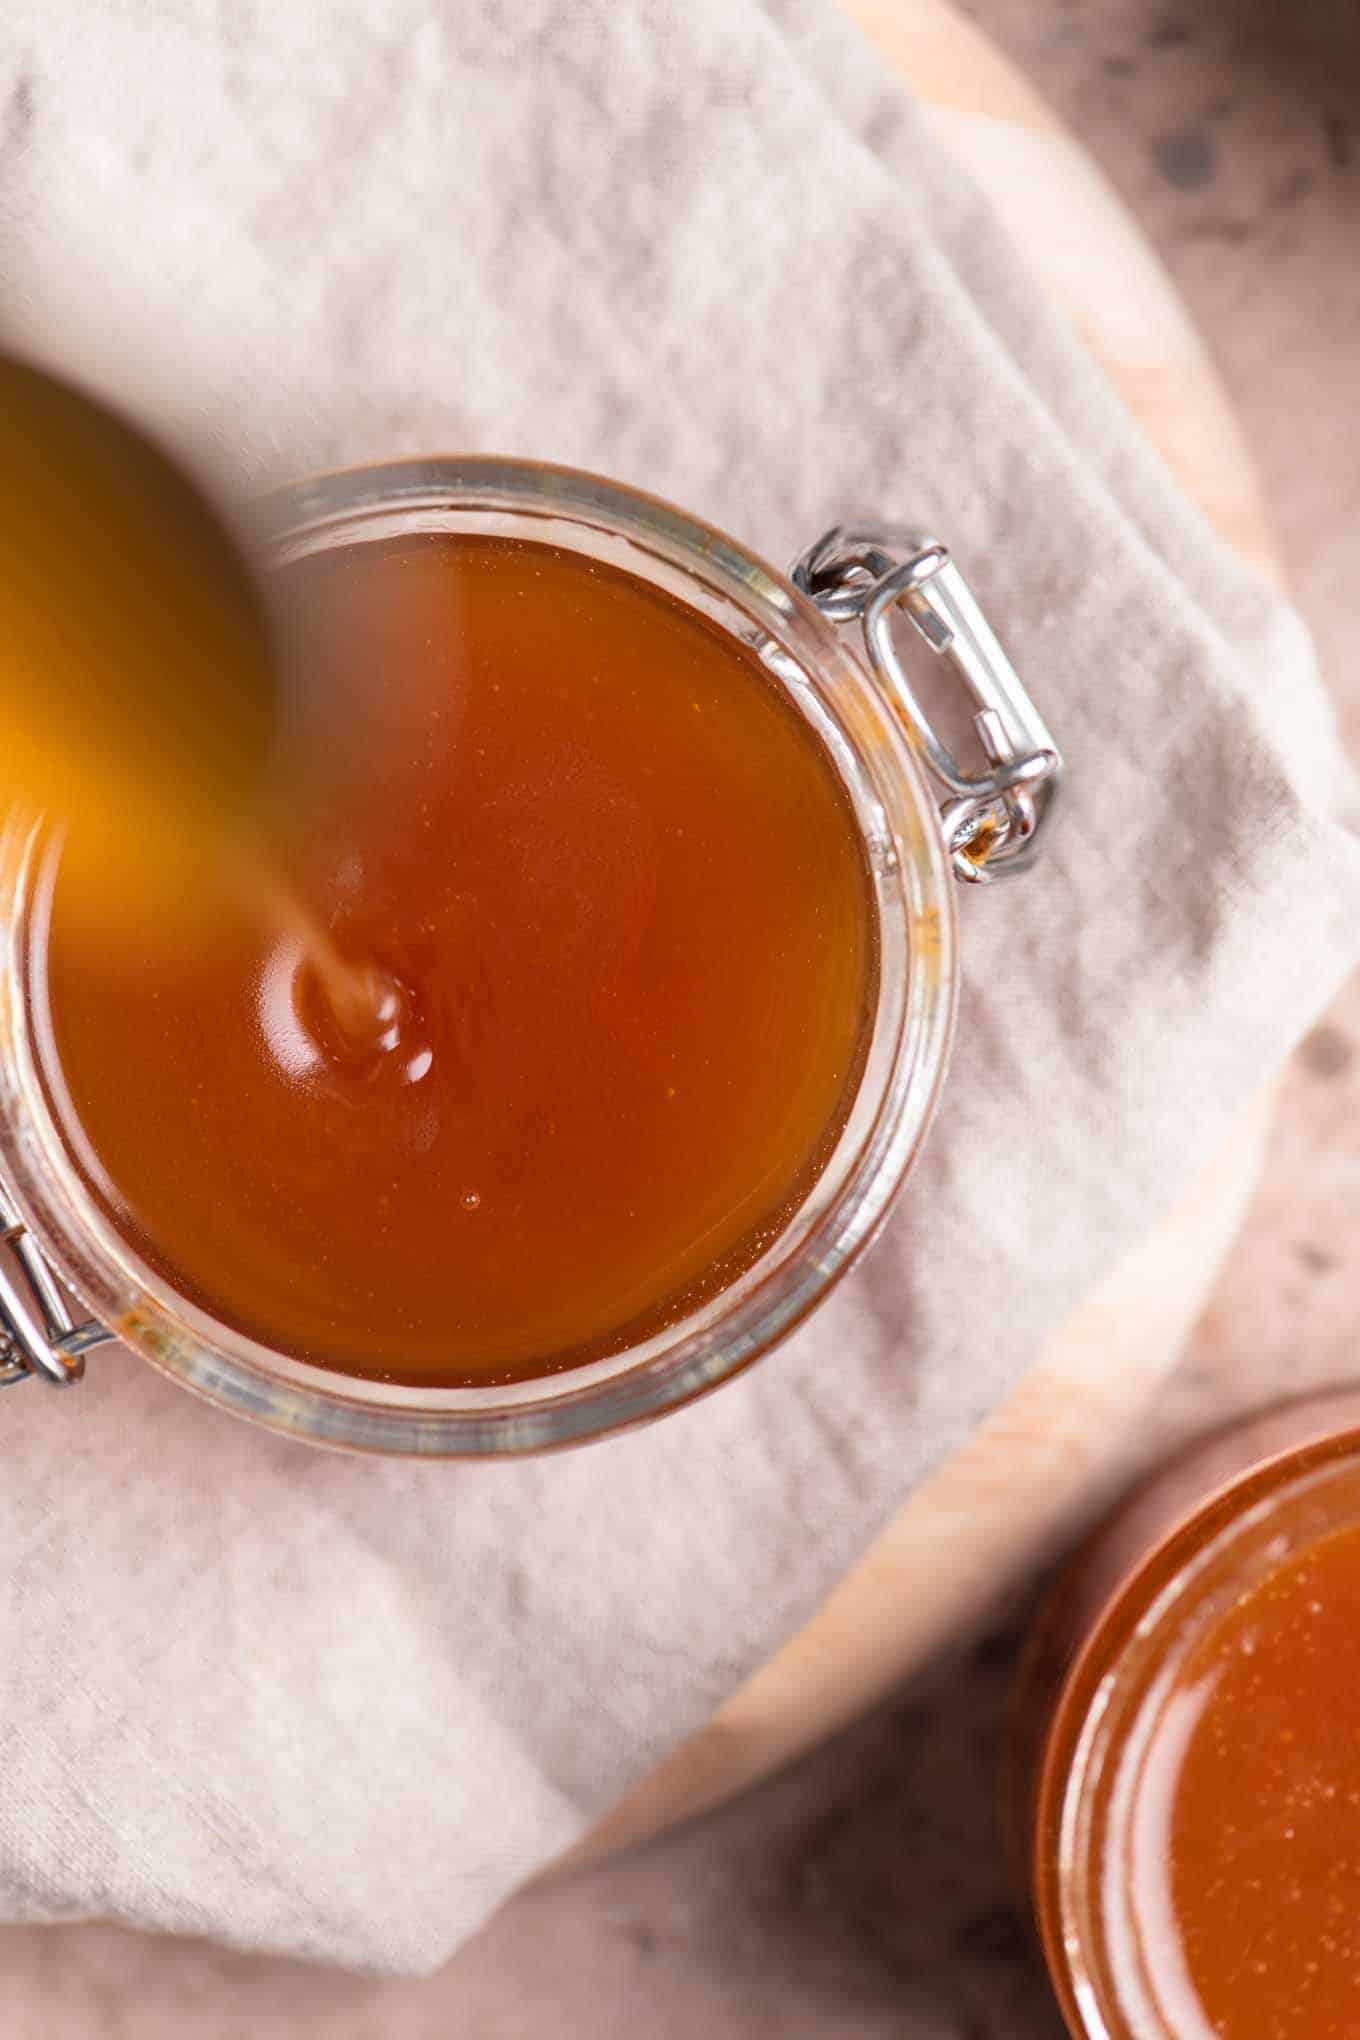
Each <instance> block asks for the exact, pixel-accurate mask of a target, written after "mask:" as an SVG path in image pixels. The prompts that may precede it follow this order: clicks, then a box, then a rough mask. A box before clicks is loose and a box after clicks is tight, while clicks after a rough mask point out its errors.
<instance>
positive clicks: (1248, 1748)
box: [1169, 1526, 1360, 2040]
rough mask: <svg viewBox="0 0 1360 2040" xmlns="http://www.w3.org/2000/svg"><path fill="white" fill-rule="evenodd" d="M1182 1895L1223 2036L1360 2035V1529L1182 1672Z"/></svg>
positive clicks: (1313, 1554) (1257, 1598)
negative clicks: (1184, 1713)
mask: <svg viewBox="0 0 1360 2040" xmlns="http://www.w3.org/2000/svg"><path fill="white" fill-rule="evenodd" d="M1180 1684H1181V1693H1182V1695H1183V1696H1184V1699H1185V1700H1186V1702H1187V1703H1188V1707H1189V1712H1188V1713H1187V1717H1186V1718H1187V1720H1190V1721H1192V1723H1193V1725H1192V1726H1191V1727H1190V1730H1189V1734H1188V1739H1187V1740H1185V1741H1184V1745H1183V1751H1182V1753H1181V1754H1180V1756H1179V1762H1178V1767H1177V1770H1176V1774H1175V1778H1174V1796H1173V1798H1172V1801H1171V1816H1170V1864H1169V1880H1170V1892H1169V1896H1170V1900H1171V1913H1172V1917H1173V1919H1174V1923H1175V1931H1176V1934H1177V1937H1178V1939H1179V1944H1180V1948H1179V1954H1180V1957H1181V1958H1182V1960H1183V1973H1184V1974H1186V1975H1187V1976H1188V1980H1189V1982H1190V1984H1191V1986H1192V1989H1193V1994H1194V1999H1195V2000H1196V2001H1197V2004H1198V2007H1199V2008H1201V2009H1202V2012H1203V2023H1202V2025H1196V2026H1194V2027H1193V2028H1190V2029H1188V2030H1187V2040H1193V2035H1194V2034H1196V2033H1200V2032H1203V2033H1209V2034H1216V2035H1222V2036H1224V2040H1343V2036H1345V2040H1351V2036H1354V2035H1357V2034H1360V1526H1354V1527H1350V1528H1346V1529H1342V1530H1337V1531H1335V1532H1333V1533H1332V1534H1330V1535H1328V1536H1325V1537H1323V1538H1321V1539H1320V1540H1319V1541H1318V1542H1316V1543H1314V1544H1311V1545H1309V1546H1308V1547H1306V1548H1305V1549H1303V1550H1302V1551H1300V1552H1298V1553H1297V1554H1296V1555H1294V1556H1293V1557H1290V1558H1288V1559H1286V1560H1283V1561H1282V1562H1281V1563H1280V1564H1279V1565H1278V1566H1277V1567H1276V1569H1275V1570H1274V1571H1272V1572H1271V1573H1269V1574H1268V1575H1267V1576H1266V1577H1265V1579H1263V1580H1262V1581H1261V1582H1260V1583H1259V1584H1257V1585H1255V1586H1253V1587H1252V1588H1251V1589H1250V1590H1249V1591H1247V1592H1246V1593H1244V1594H1243V1596H1242V1598H1241V1599H1240V1601H1239V1602H1238V1603H1237V1605H1236V1606H1235V1607H1234V1608H1232V1609H1231V1610H1230V1611H1229V1612H1228V1613H1227V1614H1226V1615H1224V1616H1222V1617H1221V1618H1220V1619H1219V1620H1218V1622H1217V1623H1216V1624H1215V1626H1214V1627H1213V1629H1212V1630H1211V1631H1210V1632H1209V1634H1208V1635H1207V1636H1206V1637H1205V1638H1204V1639H1203V1640H1202V1641H1201V1643H1200V1644H1199V1645H1198V1646H1197V1647H1196V1649H1195V1651H1194V1652H1193V1654H1192V1655H1191V1657H1190V1659H1189V1661H1188V1663H1187V1665H1186V1666H1185V1670H1184V1676H1183V1680H1182V1681H1181V1682H1180Z"/></svg>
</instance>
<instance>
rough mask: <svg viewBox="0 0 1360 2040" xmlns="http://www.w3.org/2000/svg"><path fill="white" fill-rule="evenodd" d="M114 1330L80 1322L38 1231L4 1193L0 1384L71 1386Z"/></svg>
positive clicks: (0, 1207) (0, 1208) (0, 1204)
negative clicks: (32, 1382) (93, 1351)
mask: <svg viewBox="0 0 1360 2040" xmlns="http://www.w3.org/2000/svg"><path fill="white" fill-rule="evenodd" d="M112 1338H113V1333H112V1332H110V1331H109V1330H107V1329H106V1327H105V1326H103V1325H101V1324H96V1323H95V1321H94V1320H93V1319H92V1318H86V1319H83V1320H78V1319H77V1318H76V1317H75V1316H74V1315H73V1314H72V1311H71V1308H70V1305H69V1304H68V1302H67V1299H66V1296H65V1294H64V1293H63V1291H62V1290H61V1289H60V1287H59V1286H58V1284H57V1281H56V1278H55V1277H54V1276H53V1274H52V1270H51V1269H50V1268H49V1267H48V1265H47V1263H46V1261H45V1260H44V1259H43V1256H42V1253H41V1251H40V1249H39V1247H38V1244H37V1242H36V1240H35V1239H34V1238H33V1235H32V1234H31V1233H30V1232H29V1230H28V1228H27V1227H26V1226H25V1224H24V1222H23V1220H22V1219H21V1218H20V1217H19V1215H18V1213H17V1212H16V1211H15V1210H14V1209H13V1207H12V1206H11V1204H10V1202H9V1199H8V1198H7V1197H6V1196H5V1195H4V1193H3V1191H0V1388H8V1387H10V1386H11V1385H12V1384H13V1383H14V1382H17V1381H28V1380H29V1379H31V1378H33V1377H36V1378H37V1379H38V1380H40V1381H46V1382H48V1383H50V1384H51V1386H52V1387H54V1388H71V1387H74V1385H75V1383H76V1382H78V1381H79V1380H80V1379H81V1378H82V1376H83V1375H84V1372H85V1355H86V1353H88V1351H89V1350H90V1348H91V1346H102V1345H103V1344H105V1342H106V1341H107V1340H110V1339H112Z"/></svg>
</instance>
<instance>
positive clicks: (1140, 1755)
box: [1009, 1389, 1360, 2040]
mask: <svg viewBox="0 0 1360 2040" xmlns="http://www.w3.org/2000/svg"><path fill="white" fill-rule="evenodd" d="M1351 1530H1360V1391H1356V1390H1353V1389H1347V1390H1338V1391H1336V1392H1334V1393H1331V1394H1324V1395H1320V1396H1312V1397H1308V1398H1306V1399H1301V1400H1299V1401H1298V1402H1294V1403H1287V1404H1284V1405H1282V1406H1280V1407H1278V1408H1275V1409H1272V1410H1268V1411H1266V1412H1264V1413H1262V1414H1261V1415H1258V1416H1257V1417H1255V1418H1252V1419H1250V1420H1249V1421H1247V1422H1245V1423H1241V1424H1238V1425H1236V1426H1234V1427H1233V1428H1232V1429H1230V1430H1227V1431H1224V1432H1220V1433H1217V1434H1215V1435H1214V1436H1212V1437H1210V1438H1209V1439H1207V1440H1206V1441H1204V1442H1203V1443H1201V1444H1200V1445H1198V1446H1196V1447H1195V1448H1193V1449H1192V1450H1191V1451H1189V1452H1188V1453H1186V1454H1184V1455H1182V1456H1181V1457H1180V1458H1178V1459H1177V1460H1175V1461H1174V1462H1173V1463H1172V1465H1171V1466H1169V1467H1168V1468H1167V1469H1166V1470H1165V1471H1164V1472H1163V1473H1162V1474H1160V1475H1159V1476H1158V1477H1157V1478H1156V1479H1154V1480H1153V1481H1151V1482H1150V1483H1148V1484H1147V1485H1146V1486H1145V1487H1144V1488H1143V1489H1142V1490H1141V1491H1140V1492H1139V1493H1137V1494H1136V1495H1135V1496H1134V1497H1133V1499H1132V1500H1131V1501H1130V1502H1128V1503H1127V1504H1126V1505H1125V1506H1124V1507H1123V1508H1121V1509H1120V1510H1119V1511H1118V1512H1117V1513H1116V1514H1115V1515H1114V1516H1113V1517H1112V1518H1111V1519H1110V1521H1109V1522H1107V1523H1106V1524H1105V1525H1104V1526H1103V1527H1102V1528H1101V1529H1100V1530H1098V1531H1097V1532H1096V1534H1095V1536H1094V1537H1093V1538H1092V1539H1091V1540H1090V1542H1089V1543H1088V1544H1087V1545H1086V1547H1085V1548H1084V1549H1083V1550H1082V1551H1081V1552H1080V1553H1079V1554H1078V1556H1077V1558H1076V1560H1075V1561H1074V1562H1073V1564H1072V1565H1071V1566H1070V1567H1069V1568H1068V1571H1067V1573H1066V1574H1065V1576H1064V1578H1063V1579H1062V1580H1061V1582H1060V1583H1059V1586H1058V1588H1057V1589H1056V1591H1055V1592H1054V1594H1053V1595H1052V1596H1051V1597H1050V1599H1049V1602H1048V1604H1047V1606H1046V1608H1045V1609H1044V1611H1043V1614H1042V1616H1041V1619H1040V1621H1039V1624H1038V1626H1037V1628H1036V1630H1035V1632H1034V1634H1033V1636H1032V1638H1031V1640H1030V1645H1029V1648H1028V1650H1027V1653H1026V1657H1025V1662H1024V1664H1023V1667H1022V1672H1021V1678H1020V1685H1019V1691H1018V1694H1017V1704H1016V1710H1015V1733H1014V1738H1013V1747H1012V1751H1011V1763H1010V1784H1011V1788H1012V1789H1011V1793H1010V1795H1009V1796H1010V1799H1011V1811H1012V1814H1013V1815H1014V1816H1015V1834H1016V1839H1017V1840H1018V1841H1019V1843H1020V1847H1021V1864H1022V1868H1023V1871H1024V1873H1025V1876H1026V1880H1027V1883H1028V1888H1029V1892H1030V1897H1031V1900H1032V1904H1033V1910H1034V1916H1035V1922H1036V1925H1037V1928H1038V1931H1039V1935H1040V1939H1041V1941H1042V1944H1043V1951H1044V1956H1045V1960H1046V1962H1047V1964H1048V1969H1049V1974H1050V1976H1051V1978H1052V1981H1053V1985H1054V1988H1055V1990H1056V1992H1057V1995H1058V1999H1059V2002H1060V2004H1061V2006H1062V2010H1063V2014H1064V2016H1065V2018H1066V2020H1067V2024H1068V2027H1069V2029H1070V2031H1071V2032H1072V2034H1073V2035H1074V2036H1076V2040H1200V2036H1204V2040H1208V2036H1210V2035H1211V2034H1213V2033H1215V2032H1218V2031H1221V2030H1224V2029H1223V2028H1222V2027H1221V2026H1220V2025H1219V2024H1217V2023H1216V2022H1215V2021H1214V2020H1213V2019H1211V2017H1210V2016H1209V2015H1208V2014H1207V2013H1206V2012H1205V2011H1204V2010H1203V2009H1202V2007H1201V2003H1200V2000H1199V1996H1198V1992H1197V1990H1196V1987H1195V1983H1194V1981H1193V1979H1192V1976H1191V1972H1190V1968H1189V1966H1188V1964H1187V1961H1186V1957H1185V1953H1184V1950H1183V1945H1182V1938H1181V1930H1180V1927H1179V1924H1178V1915H1177V1911H1176V1906H1177V1902H1178V1901H1177V1899H1176V1896H1175V1883H1174V1874H1173V1867H1172V1865H1173V1853H1172V1852H1173V1841H1172V1836H1173V1833H1174V1832H1175V1830H1174V1827H1173V1820H1174V1814H1175V1795H1176V1791H1177V1789H1178V1786H1179V1779H1180V1775H1181V1773H1180V1772H1179V1770H1178V1766H1180V1765H1182V1764H1183V1763H1184V1761H1185V1755H1186V1752H1187V1751H1188V1750H1189V1748H1190V1746H1191V1745H1190V1738H1191V1736H1192V1734H1194V1733H1195V1732H1196V1729H1197V1724H1198V1721H1199V1720H1200V1719H1202V1718H1203V1717H1202V1715H1200V1714H1197V1713H1196V1712H1195V1709H1196V1708H1197V1707H1201V1706H1202V1705H1203V1704H1204V1701H1205V1697H1206V1696H1207V1695H1208V1694H1210V1693H1211V1692H1212V1691H1213V1690H1214V1689H1213V1686H1212V1682H1211V1681H1210V1680H1208V1679H1206V1677H1205V1674H1204V1667H1205V1664H1206V1663H1208V1662H1211V1661H1212V1660H1211V1653H1212V1652H1213V1650H1214V1647H1215V1642H1216V1640H1217V1639H1220V1638H1232V1639H1235V1637H1236V1632H1235V1630H1225V1629H1224V1628H1223V1627H1222V1625H1223V1624H1224V1623H1225V1622H1230V1621H1236V1622H1239V1623H1240V1622H1241V1621H1242V1619H1243V1614H1244V1611H1249V1610H1250V1607H1251V1602H1252V1596H1253V1595H1254V1593H1255V1592H1256V1590H1257V1589H1259V1588H1261V1587H1262V1586H1263V1585H1264V1583H1265V1582H1267V1581H1268V1580H1270V1581H1274V1580H1275V1579H1278V1578H1279V1577H1281V1568H1288V1567H1289V1566H1291V1564H1293V1563H1295V1562H1297V1561H1298V1560H1299V1559H1300V1558H1301V1556H1302V1555H1303V1554H1306V1553H1307V1552H1309V1551H1310V1550H1312V1549H1313V1548H1314V1547H1316V1546H1317V1545H1318V1544H1319V1542H1320V1541H1321V1540H1325V1539H1326V1538H1328V1537H1329V1536H1330V1535H1331V1534H1333V1533H1335V1532H1338V1531H1351ZM1313 1605H1314V1607H1315V1608H1316V1609H1318V1610H1319V1612H1320V1605H1321V1604H1317V1603H1315V1604H1313ZM1233 1647H1234V1648H1245V1649H1246V1650H1247V1651H1248V1652H1253V1651H1255V1649H1256V1648H1257V1645H1256V1643H1254V1642H1253V1641H1252V1639H1251V1636H1250V1634H1249V1633H1248V1634H1247V1635H1246V1641H1245V1644H1244V1645H1243V1644H1240V1643H1237V1642H1236V1641H1235V1640H1234V1643H1233ZM1225 1648H1226V1645H1225ZM1299 1664H1300V1665H1303V1664H1306V1659H1300V1660H1299ZM1299 1676H1306V1673H1305V1672H1302V1671H1301V1672H1300V1674H1299ZM1261 1705H1262V1701H1261V1700H1260V1699H1259V1698H1258V1700H1257V1702H1256V1710H1257V1712H1256V1715H1255V1726H1254V1728H1253V1739H1255V1737H1256V1735H1257V1734H1258V1733H1260V1734H1264V1733H1265V1730H1264V1727H1263V1725H1262V1724H1263V1721H1264V1717H1263V1716H1262V1715H1261V1714H1260V1712H1259V1710H1260V1707H1261ZM1291 1718H1292V1717H1291ZM1290 1733H1291V1735H1292V1730H1291V1731H1290ZM1220 1760H1222V1753H1221V1752H1220ZM1227 1760H1228V1761H1231V1751H1230V1750H1229V1751H1228V1752H1227ZM1234 1778H1235V1780H1237V1782H1236V1783H1235V1785H1234V1794H1236V1793H1237V1791H1238V1789H1239V1785H1240V1784H1241V1781H1240V1774H1239V1773H1237V1772H1234ZM1241 1789H1242V1790H1245V1789H1246V1788H1245V1786H1244V1785H1242V1786H1241ZM1317 1789H1318V1790H1319V1791H1322V1792H1327V1786H1326V1783H1325V1781H1321V1780H1319V1781H1318V1782H1317ZM1334 1791H1335V1787H1333V1788H1332V1792H1329V1793H1327V1796H1328V1798H1331V1797H1332V1793H1334ZM1243 1817H1244V1818H1245V1815H1244V1816H1243ZM1283 1832H1284V1833H1285V1834H1287V1835H1290V1836H1292V1835H1293V1834H1294V1830H1293V1829H1292V1828H1285V1829H1284V1830H1283ZM1310 1860H1311V1858H1310V1856H1309V1854H1308V1853H1307V1851H1305V1854H1304V1855H1303V1856H1302V1857H1300V1858H1297V1859H1294V1860H1293V1861H1292V1862H1291V1861H1286V1860H1283V1859H1282V1860H1281V1861H1280V1864H1279V1877H1280V1884H1281V1890H1283V1889H1284V1886H1285V1884H1286V1882H1287V1881H1288V1879H1289V1878H1292V1877H1297V1876H1298V1875H1300V1874H1304V1873H1303V1872H1301V1871H1300V1868H1299V1865H1300V1864H1303V1865H1304V1866H1306V1865H1307V1864H1308V1863H1309V1861H1310ZM1244 1874H1245V1873H1244ZM1301 1896H1302V1898H1303V1900H1304V1902H1305V1904H1307V1903H1309V1902H1310V1901H1309V1894H1308V1893H1307V1892H1303V1893H1302V1894H1301ZM1229 1905H1230V1897H1229V1895H1227V1894H1226V1893H1224V1892H1222V1891H1220V1893H1219V1895H1218V1897H1217V1898H1216V1900H1215V1901H1214V1909H1215V1912H1216V1913H1217V1914H1218V1915H1220V1916H1221V1917H1222V1918H1223V1919H1224V1920H1227V1919H1229V1918H1230V1915H1229V1913H1228V1912H1227V1911H1226V1908H1227V1907H1228V1906H1229ZM1227 1931H1229V1932H1231V1931H1232V1930H1231V1927H1230V1926H1229V1927H1228V1929H1227ZM1260 1952H1264V1951H1260ZM1258 1966H1259V1969H1260V1975H1261V1977H1264V1978H1268V1977H1269V1976H1270V1975H1271V1971H1270V1969H1269V1967H1268V1966H1267V1965H1266V1964H1265V1963H1263V1962H1262V1963H1259V1964H1258ZM1250 1987H1251V1988H1252V1990H1253V1992H1254V1995H1255V1998H1256V2002H1257V2003H1258V2004H1259V2005H1260V2007H1261V2010H1262V2012H1263V2013H1265V2012H1266V2011H1268V2010H1269V2005H1268V2002H1267V1998H1266V1994H1267V1993H1268V1991H1269V1990H1270V1989H1271V1988H1272V1987H1274V1986H1272V1984H1271V1983H1270V1982H1262V1981H1261V1980H1260V1979H1259V1978H1254V1979H1253V1980H1252V1982H1251V1985H1250ZM1253 2030H1254V2029H1253ZM1262 2030H1264V2027H1263V2028H1262ZM1272 2030H1273V2029H1272ZM1288 2030H1289V2031H1290V2032H1291V2033H1292V2032H1294V2031H1296V2030H1298V2029H1297V2028H1296V2026H1294V2025H1292V2024H1291V2025H1290V2026H1289V2028H1288ZM1318 2030H1319V2031H1320V2030H1322V2028H1321V2026H1319V2028H1318ZM1328 2030H1340V2028H1328ZM1346 2030H1350V2029H1349V2027H1347V2028H1346Z"/></svg>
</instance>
